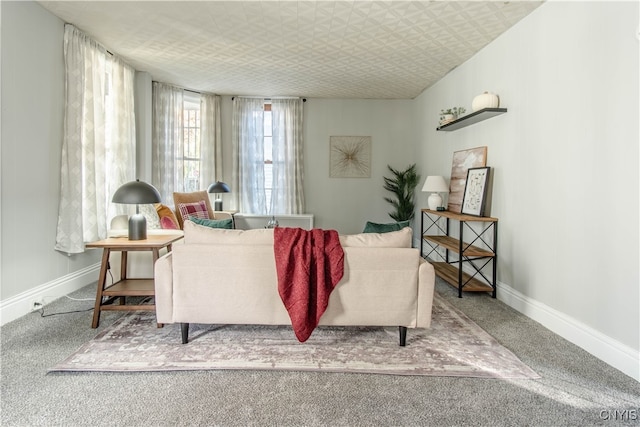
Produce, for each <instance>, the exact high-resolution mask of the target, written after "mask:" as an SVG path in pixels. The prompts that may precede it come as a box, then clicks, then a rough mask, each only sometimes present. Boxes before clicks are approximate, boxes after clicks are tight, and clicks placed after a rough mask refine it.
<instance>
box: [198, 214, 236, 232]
mask: <svg viewBox="0 0 640 427" xmlns="http://www.w3.org/2000/svg"><path fill="white" fill-rule="evenodd" d="M189 221H192V222H195V223H196V224H198V225H204V226H205V227H211V228H226V229H229V230H230V229H232V228H233V220H232V219H231V218H227V219H204V218H198V217H195V216H189Z"/></svg>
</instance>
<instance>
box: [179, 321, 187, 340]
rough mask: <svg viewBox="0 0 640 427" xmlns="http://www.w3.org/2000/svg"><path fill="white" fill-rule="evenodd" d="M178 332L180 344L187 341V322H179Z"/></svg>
mask: <svg viewBox="0 0 640 427" xmlns="http://www.w3.org/2000/svg"><path fill="white" fill-rule="evenodd" d="M180 332H181V333H182V344H186V343H188V342H189V324H188V323H180Z"/></svg>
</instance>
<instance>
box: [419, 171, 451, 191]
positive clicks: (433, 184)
mask: <svg viewBox="0 0 640 427" xmlns="http://www.w3.org/2000/svg"><path fill="white" fill-rule="evenodd" d="M422 191H430V192H432V193H448V192H449V187H448V186H447V182H446V181H445V180H444V178H443V177H441V176H434V175H432V176H428V177H427V179H426V180H425V181H424V185H423V186H422Z"/></svg>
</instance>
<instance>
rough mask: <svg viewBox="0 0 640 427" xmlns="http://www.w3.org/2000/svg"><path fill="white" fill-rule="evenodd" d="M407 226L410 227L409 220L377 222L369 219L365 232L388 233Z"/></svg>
mask: <svg viewBox="0 0 640 427" xmlns="http://www.w3.org/2000/svg"><path fill="white" fill-rule="evenodd" d="M405 227H409V221H400V222H391V223H389V224H376V223H375V222H370V221H367V224H366V225H365V226H364V231H363V233H388V232H390V231H398V230H402V229H403V228H405Z"/></svg>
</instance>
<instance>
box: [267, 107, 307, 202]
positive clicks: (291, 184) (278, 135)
mask: <svg viewBox="0 0 640 427" xmlns="http://www.w3.org/2000/svg"><path fill="white" fill-rule="evenodd" d="M302 102H303V101H302V99H299V98H298V99H272V100H271V114H272V116H273V191H272V193H271V212H272V213H275V214H300V213H304V190H303V178H304V167H303V155H302V147H303V134H302V122H303V119H302V118H303V107H302Z"/></svg>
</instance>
